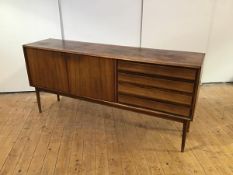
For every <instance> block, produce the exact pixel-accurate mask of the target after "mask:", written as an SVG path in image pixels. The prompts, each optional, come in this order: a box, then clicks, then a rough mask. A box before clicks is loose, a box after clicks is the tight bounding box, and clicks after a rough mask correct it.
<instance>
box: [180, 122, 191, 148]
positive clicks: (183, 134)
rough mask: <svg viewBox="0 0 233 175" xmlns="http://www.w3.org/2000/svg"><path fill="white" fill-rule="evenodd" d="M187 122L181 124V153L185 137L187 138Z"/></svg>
mask: <svg viewBox="0 0 233 175" xmlns="http://www.w3.org/2000/svg"><path fill="white" fill-rule="evenodd" d="M188 123H189V121H184V122H183V133H182V144H181V152H184V148H185V142H186V136H187V129H188Z"/></svg>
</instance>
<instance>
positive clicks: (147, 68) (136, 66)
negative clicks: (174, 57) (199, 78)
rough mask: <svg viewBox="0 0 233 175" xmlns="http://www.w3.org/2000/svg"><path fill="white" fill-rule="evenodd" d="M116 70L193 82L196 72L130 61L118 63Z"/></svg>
mask: <svg viewBox="0 0 233 175" xmlns="http://www.w3.org/2000/svg"><path fill="white" fill-rule="evenodd" d="M118 70H119V71H126V72H134V73H142V74H148V75H157V76H166V77H173V78H181V79H186V80H195V78H196V70H195V69H189V68H182V67H173V66H162V65H155V64H144V63H138V62H130V61H119V62H118Z"/></svg>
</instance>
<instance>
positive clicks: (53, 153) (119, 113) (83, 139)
mask: <svg viewBox="0 0 233 175" xmlns="http://www.w3.org/2000/svg"><path fill="white" fill-rule="evenodd" d="M41 96H42V110H43V113H42V114H39V113H38V109H37V104H36V97H35V94H34V93H15V94H1V95H0V175H7V174H18V175H19V174H23V175H26V174H28V175H29V174H30V175H34V174H42V175H46V174H49V175H59V174H61V175H65V174H72V175H73V174H82V175H84V174H85V175H112V174H114V175H115V174H116V175H117V174H119V175H131V174H132V175H152V174H153V175H171V174H174V175H175V174H178V175H192V174H200V175H233V85H232V84H219V85H203V86H201V89H200V93H199V99H198V104H197V107H196V113H195V118H194V121H193V122H192V123H191V128H190V132H189V133H188V136H187V142H186V149H185V152H184V153H181V152H180V144H181V130H182V124H180V123H176V122H172V121H168V120H163V119H159V118H155V117H151V116H147V115H144V114H139V113H135V112H131V111H126V110H121V109H116V108H113V107H107V106H102V105H99V104H94V103H90V102H85V101H80V100H76V99H71V98H68V97H61V101H60V102H58V101H56V95H53V94H48V93H42V95H41Z"/></svg>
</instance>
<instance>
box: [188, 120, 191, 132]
mask: <svg viewBox="0 0 233 175" xmlns="http://www.w3.org/2000/svg"><path fill="white" fill-rule="evenodd" d="M190 123H191V122H190V121H189V122H188V124H187V125H188V126H187V132H189V129H190Z"/></svg>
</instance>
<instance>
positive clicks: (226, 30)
mask: <svg viewBox="0 0 233 175" xmlns="http://www.w3.org/2000/svg"><path fill="white" fill-rule="evenodd" d="M202 81H203V82H229V81H231V82H233V1H232V0H217V2H216V6H215V8H214V13H213V21H212V27H211V31H210V39H209V45H208V48H207V55H206V58H205V64H204V69H203V77H202Z"/></svg>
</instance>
